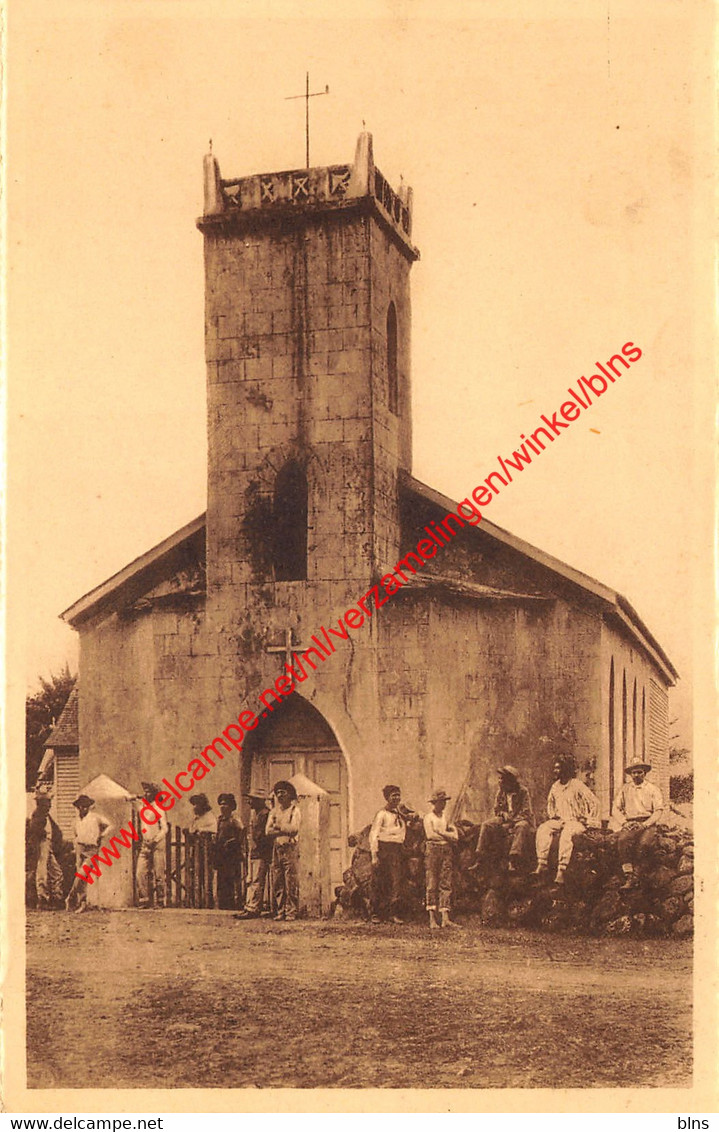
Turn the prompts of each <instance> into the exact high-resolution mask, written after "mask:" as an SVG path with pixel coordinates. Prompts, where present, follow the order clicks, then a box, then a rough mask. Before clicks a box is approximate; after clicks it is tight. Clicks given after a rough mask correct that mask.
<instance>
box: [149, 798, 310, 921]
mask: <svg viewBox="0 0 719 1132" xmlns="http://www.w3.org/2000/svg"><path fill="white" fill-rule="evenodd" d="M142 786H143V792H144V793H143V797H144V799H145V801H146V802H150V803H152V801H154V799H155V798H156V797H157V795H158V793H159V792H160V791H159V789H158V787H157V786H156V785H155V784H154V783H147V782H143V784H142ZM244 797H245V798H246V799H247V801H248V802H249V805H250V810H251V817H250V831H249V833H250V836H249V845H248V838H247V831H246V830H245V827H244V825H243V824H242V821H241V820H240V818H239V817H237V816H236V810H237V800H236V798H235V796H234V794H229V793H225V794H220V795H219V796H218V799H217V805H218V807H219V811H220V814H219V817H216V816H215V814H214V813H213V810H212V806H211V805H210V801H209V799H208V797H207V795H206V794H194V795H193V796H192V797H191V798H190V804H191V806H192V808H193V811H194V817H193V819H192V821H191V823H190V830H189V831H190V833H199V834H210V835H211V836H212V844H211V850H212V853H211V860H212V865H213V868H214V869H215V871H216V873H217V906H218V908H221V909H223V910H226V911H234V910H237V909H239V910H240V911H239V912H238V913H237V917H236V918H237V919H250V918H252V917H254V916H260V915H273V916H274V918H275V919H276V920H295V919H297V914H298V911H299V882H298V859H299V857H298V837H299V831H300V807H299V802H298V798H297V791H296V790H295V787H294V786H293V785H292V783H291V782H288V781H285V780H284V779H282V780H280V781H279V782H276V783H275V785H274V786H273V788H272V791H271V792H270V793H269V796H268V794H267V792H265V791H251V792H250V793H248V794H245V795H244ZM156 812H157V811H156ZM166 833H167V819H166V818H165V816H164V814H163V815H160V817H159V820H158V821H157V822H155V823H154V824H153V825H152V826H150V827H149V829H147V831H146V832H144V833H143V840H142V845H141V847H140V852H139V856H138V862H137V874H136V883H137V898H138V904H139V906H140V907H141V908H147V907H151V906H152V905H153V904H154V906H155V907H158V906H160V907H161V906H163V905H164V902H165V891H164V844H165V838H166Z"/></svg>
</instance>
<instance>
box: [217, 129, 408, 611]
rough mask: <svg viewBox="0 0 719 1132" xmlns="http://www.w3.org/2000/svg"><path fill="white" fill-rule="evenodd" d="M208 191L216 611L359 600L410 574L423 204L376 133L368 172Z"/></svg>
mask: <svg viewBox="0 0 719 1132" xmlns="http://www.w3.org/2000/svg"><path fill="white" fill-rule="evenodd" d="M204 176H205V206H204V215H203V216H202V217H201V218H200V220H199V221H198V227H199V228H200V230H201V231H202V233H203V235H204V240H205V265H206V316H205V328H206V359H207V383H208V429H209V470H208V510H207V564H208V596H209V599H210V601H212V595H213V593H214V594H217V593H218V592H219V591H224V592H225V593H226V592H227V590H228V588H229V589H232V588H233V587H246V586H247V585H250V586H253V585H255V586H257V585H259V586H264V587H266V586H267V584H268V583H269V584H275V583H276V584H277V587H279V586H281V585H282V583H284V582H287V583H292V582H296V581H305V582H306V583H307V584H308V585H310V586H311V584H312V583H313V582H316V583H321V582H333V581H334V582H337V583H339V582H340V581H345V582H347V583H348V584H349V588H350V589H358V588H359V587H360V586H361V585H362V584H364V583H365V582H366V581H369V579H370V578H372V577H374V576H375V575H376V574H377V573H378V572H383V571H384V568H385V567H386V566H391V565H392V564H393V563H394V562H396V556H397V551H398V549H399V545H398V527H399V524H398V515H397V476H398V471H399V470H400V469H407V470H409V469H410V463H411V420H410V373H409V369H410V361H409V355H410V295H409V270H410V267H411V265H412V263H413V262H414V260H416V259H417V258H418V255H419V253H418V252H417V250H416V248H415V247H414V246H413V244H412V242H411V238H410V237H411V228H412V199H411V190H410V189H408V188H403V189H402V190H401V191H400V192H399V193H397V192H395V191H394V190H393V189H392V188H391V187H390V185H389V184H388V183H387V181H386V180H385V178H384V177H383V176H382V174H381V173H380V172H379V170H378V169H377V168H376V167H375V164H374V160H373V155H372V137H371V135H370V134H368V133H362V134H361V135H360V137H359V139H358V142H357V148H356V153H355V159H354V162H353V163H352V164H351V165H331V166H327V167H322V168H312V169H299V170H291V171H288V172H281V173H266V174H255V175H253V176H249V177H242V178H239V179H232V180H223V179H222V177H221V176H220V170H219V166H218V163H217V160H216V158H215V157H214V156H212V155H211V154H210V155H209V156H207V157H206V158H205V167H204ZM303 523H304V524H305V528H306V529H305V535H304V540H305V541H304V542H303V535H302V531H301V530H300V531H299V533H298V527H301V526H302V524H303ZM355 583H356V585H355ZM363 592H364V591H363ZM275 593H276V590H275ZM225 607H226V603H225Z"/></svg>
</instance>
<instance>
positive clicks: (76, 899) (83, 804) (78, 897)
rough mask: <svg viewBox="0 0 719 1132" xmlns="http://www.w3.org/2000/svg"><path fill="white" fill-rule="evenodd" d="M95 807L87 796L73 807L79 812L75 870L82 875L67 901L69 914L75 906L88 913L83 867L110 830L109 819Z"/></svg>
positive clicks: (80, 797) (83, 796)
mask: <svg viewBox="0 0 719 1132" xmlns="http://www.w3.org/2000/svg"><path fill="white" fill-rule="evenodd" d="M94 805H95V799H94V798H90V797H88V795H87V794H80V796H79V797H77V798H76V799H75V801H74V802H73V806H74V807H75V809H76V810H77V818H76V819H75V870H76V873H79V874H80V875H79V876H76V877H75V880H74V881H73V883H72V888H71V889H70V891H69V893H68V895H67V900H66V901H65V907H66V908H67V910H68V912H69V911H70V909H71V908H72V906H73V904H75V911H76V912H84V911H86V909H87V881H86V880H84V879H80V878H81V877H82V878H84V876H85V870H84V868H83V865H84V863H85V862H86V861H91V860H92V858H93V857H94V856H95V854H96V853H97V851H98V849H99V848H100V842H101V841H102V838H103V836H104V835H105V834H106V833H107V831H108V829H109V828H110V823H109V821H108V820H107V818H104V817H103V816H102V814H98V813H97V812H96V811H95V810H93V809H92V807H93V806H94Z"/></svg>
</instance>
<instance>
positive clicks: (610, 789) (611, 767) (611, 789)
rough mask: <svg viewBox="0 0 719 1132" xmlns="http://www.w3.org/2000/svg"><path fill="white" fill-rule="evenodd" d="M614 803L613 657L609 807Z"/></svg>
mask: <svg viewBox="0 0 719 1132" xmlns="http://www.w3.org/2000/svg"><path fill="white" fill-rule="evenodd" d="M613 801H614V657H612V663H611V665H610V668H609V805H610V806H611V805H612V803H613Z"/></svg>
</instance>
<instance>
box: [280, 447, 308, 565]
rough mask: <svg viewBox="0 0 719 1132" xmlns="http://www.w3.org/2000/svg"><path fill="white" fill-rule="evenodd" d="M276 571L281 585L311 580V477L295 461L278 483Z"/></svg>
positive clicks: (281, 475) (289, 464) (288, 465)
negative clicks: (308, 572) (309, 506)
mask: <svg viewBox="0 0 719 1132" xmlns="http://www.w3.org/2000/svg"><path fill="white" fill-rule="evenodd" d="M273 518H274V530H273V536H274V537H273V544H274V555H273V558H274V567H275V580H276V581H278V582H298V581H304V579H305V578H306V577H307V476H306V475H305V473H304V471H303V469H302V468H301V467H300V465H299V464H297V463H296V462H295V461H293V460H291V461H290V462H289V463H288V464H285V466H284V468H282V469H281V471H280V472H279V474H278V476H277V480H276V482H275V502H274V515H273Z"/></svg>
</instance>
